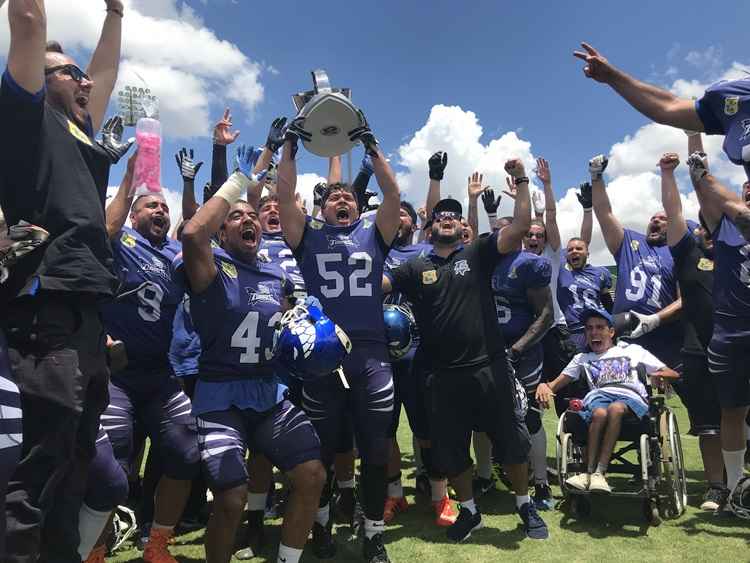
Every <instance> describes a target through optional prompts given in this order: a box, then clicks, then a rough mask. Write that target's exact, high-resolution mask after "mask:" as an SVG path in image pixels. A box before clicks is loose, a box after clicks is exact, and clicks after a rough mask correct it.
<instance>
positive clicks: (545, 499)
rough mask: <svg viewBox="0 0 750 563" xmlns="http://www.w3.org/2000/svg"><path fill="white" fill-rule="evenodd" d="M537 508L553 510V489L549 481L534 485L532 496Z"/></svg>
mask: <svg viewBox="0 0 750 563" xmlns="http://www.w3.org/2000/svg"><path fill="white" fill-rule="evenodd" d="M531 498H532V499H533V501H534V505H535V506H536V509H537V510H551V509H552V507H553V506H554V503H553V501H552V489H550V488H549V485H548V484H547V483H537V484H536V485H534V496H532V497H531Z"/></svg>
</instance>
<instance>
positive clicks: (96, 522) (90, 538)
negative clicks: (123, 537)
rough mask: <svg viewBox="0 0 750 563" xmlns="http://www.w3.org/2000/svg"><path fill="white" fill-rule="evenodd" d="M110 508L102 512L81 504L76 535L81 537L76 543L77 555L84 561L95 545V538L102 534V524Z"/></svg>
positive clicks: (106, 518) (105, 521) (105, 523)
mask: <svg viewBox="0 0 750 563" xmlns="http://www.w3.org/2000/svg"><path fill="white" fill-rule="evenodd" d="M110 514H112V511H111V510H107V511H106V512H102V511H100V510H94V509H93V508H89V507H88V506H86V504H82V505H81V510H80V511H79V512H78V535H79V536H80V537H81V539H80V541H79V543H78V555H80V556H81V560H82V561H85V560H86V558H87V557H88V556H89V554H90V553H91V550H92V549H94V546H95V545H96V540H98V539H99V536H101V535H102V531H103V530H104V526H106V525H107V522H108V521H109V515H110Z"/></svg>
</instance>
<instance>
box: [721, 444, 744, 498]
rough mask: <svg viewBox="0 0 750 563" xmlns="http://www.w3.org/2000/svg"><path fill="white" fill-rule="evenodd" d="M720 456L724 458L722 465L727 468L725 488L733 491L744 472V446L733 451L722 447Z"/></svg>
mask: <svg viewBox="0 0 750 563" xmlns="http://www.w3.org/2000/svg"><path fill="white" fill-rule="evenodd" d="M721 457H723V458H724V467H725V468H726V470H727V488H728V489H729V490H730V491H733V490H734V488H735V487H736V486H737V483H738V482H739V480H740V479H742V476H743V475H744V474H745V471H744V467H745V448H742V449H741V450H737V451H734V452H728V451H727V450H725V449H722V450H721Z"/></svg>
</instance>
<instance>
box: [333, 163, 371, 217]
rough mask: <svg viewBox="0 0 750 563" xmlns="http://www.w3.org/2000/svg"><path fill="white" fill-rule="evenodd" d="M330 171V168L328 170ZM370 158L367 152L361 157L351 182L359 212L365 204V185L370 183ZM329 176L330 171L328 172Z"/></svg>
mask: <svg viewBox="0 0 750 563" xmlns="http://www.w3.org/2000/svg"><path fill="white" fill-rule="evenodd" d="M329 172H330V170H329ZM373 172H374V171H373V168H372V159H371V158H370V156H369V155H368V154H365V156H363V157H362V162H361V163H360V166H359V172H357V176H356V177H355V178H354V181H353V182H352V191H353V192H354V193H355V194H356V195H357V206H358V208H359V212H360V214H361V213H362V212H363V211H362V210H363V209H364V208H365V205H367V200H368V196H367V185H368V184H369V183H370V177H371V176H372V174H373ZM328 176H329V178H330V173H329V175H328Z"/></svg>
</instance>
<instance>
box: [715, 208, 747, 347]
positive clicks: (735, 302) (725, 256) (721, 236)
mask: <svg viewBox="0 0 750 563" xmlns="http://www.w3.org/2000/svg"><path fill="white" fill-rule="evenodd" d="M714 264H715V269H714V274H715V275H714V294H713V299H714V309H715V311H714V322H715V324H716V326H717V328H719V329H720V332H721V333H723V334H726V335H727V336H729V337H732V336H738V337H740V336H747V335H750V243H748V242H747V240H745V238H744V237H743V236H742V235H741V234H740V232H739V231H738V230H737V227H735V225H734V223H733V222H732V221H731V220H730V219H729V218H728V217H726V216H724V217H722V219H721V223H719V228H718V230H717V232H716V234H715V236H714ZM717 332H719V331H715V332H714V333H715V334H716V333H717Z"/></svg>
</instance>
